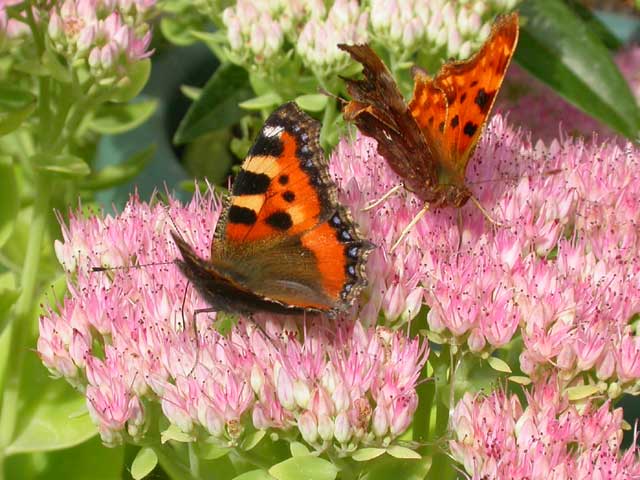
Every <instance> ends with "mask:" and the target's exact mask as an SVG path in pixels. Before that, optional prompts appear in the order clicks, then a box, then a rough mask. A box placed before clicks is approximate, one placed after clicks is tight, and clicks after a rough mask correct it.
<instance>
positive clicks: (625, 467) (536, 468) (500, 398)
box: [450, 376, 640, 480]
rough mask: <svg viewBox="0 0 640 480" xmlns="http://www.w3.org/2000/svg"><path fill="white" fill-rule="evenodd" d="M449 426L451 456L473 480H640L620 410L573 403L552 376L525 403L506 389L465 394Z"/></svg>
mask: <svg viewBox="0 0 640 480" xmlns="http://www.w3.org/2000/svg"><path fill="white" fill-rule="evenodd" d="M451 425H452V426H453V435H454V439H453V440H452V441H451V442H450V447H451V452H452V455H453V457H454V458H455V459H456V460H457V461H458V462H460V463H461V464H462V465H464V469H465V470H466V472H467V473H468V475H469V477H468V478H471V479H474V480H476V479H483V478H491V479H495V480H503V479H504V480H507V479H516V478H532V479H533V478H538V479H542V478H550V479H565V478H576V479H577V478H603V479H604V478H607V479H612V480H613V479H615V480H631V479H634V478H640V462H639V461H638V451H637V447H635V446H632V447H631V448H630V449H628V450H627V451H626V452H624V454H621V452H620V445H621V442H622V425H623V419H622V409H621V408H612V406H611V404H610V402H605V403H604V404H602V405H600V406H598V405H596V404H595V402H588V403H586V404H584V405H580V406H575V405H573V404H571V403H570V402H569V401H568V400H567V398H566V396H563V394H562V392H561V391H560V389H559V387H558V381H557V379H556V378H554V377H553V376H552V377H550V378H548V379H547V380H546V381H544V382H540V383H539V384H538V385H536V386H535V387H534V388H533V390H532V392H531V393H528V394H527V395H526V406H523V405H522V402H521V401H520V399H519V398H518V396H517V395H515V394H512V395H509V394H507V393H505V392H504V391H497V392H494V393H492V394H490V395H488V396H479V395H474V394H471V393H466V394H465V395H464V397H463V399H462V400H461V401H460V402H459V403H458V405H457V406H456V408H455V410H454V413H453V417H452V421H451ZM634 443H635V442H634Z"/></svg>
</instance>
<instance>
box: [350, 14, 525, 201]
mask: <svg viewBox="0 0 640 480" xmlns="http://www.w3.org/2000/svg"><path fill="white" fill-rule="evenodd" d="M517 40H518V16H517V14H510V15H506V16H503V17H501V18H499V19H498V20H497V21H496V23H495V24H494V26H493V29H492V32H491V34H490V36H489V38H488V39H487V41H486V42H485V44H484V45H483V47H482V48H481V49H480V51H479V52H478V53H476V54H475V55H474V56H472V57H471V58H470V59H468V60H464V61H459V62H449V63H446V64H444V65H443V66H442V68H441V69H440V71H439V72H438V74H437V75H436V76H435V77H430V76H429V75H427V74H426V73H425V72H423V71H421V70H419V69H414V72H413V74H414V92H413V97H412V99H411V101H410V102H409V104H407V103H406V102H405V100H404V97H403V96H402V94H401V93H400V90H399V89H398V87H397V85H396V83H395V81H394V80H393V77H392V75H391V73H390V72H389V70H388V69H387V67H386V66H385V65H384V63H383V62H382V60H380V58H379V57H378V56H377V54H376V53H375V52H374V51H373V50H372V49H371V48H370V47H369V46H368V45H339V48H341V49H342V50H344V51H346V52H348V53H349V54H350V55H351V57H352V58H353V59H354V60H356V61H357V62H359V63H361V64H362V65H363V74H364V77H365V78H364V79H363V80H350V79H345V81H346V83H347V90H348V92H349V94H350V95H351V98H352V99H351V101H349V102H348V103H347V105H346V107H345V108H344V111H343V115H344V117H345V119H346V120H347V121H352V122H354V123H355V124H356V125H357V126H358V128H359V129H360V130H361V131H362V133H364V134H365V135H367V136H370V137H373V138H374V139H376V141H377V142H378V153H380V155H382V156H383V157H384V158H385V159H386V160H387V162H388V164H389V166H390V167H391V169H392V170H394V171H395V172H396V173H397V174H398V175H399V176H400V177H401V178H402V181H403V184H404V185H405V187H406V188H407V189H408V190H410V191H412V192H413V193H415V194H416V195H417V196H418V197H419V198H420V199H421V200H423V201H424V202H425V203H428V204H431V205H433V206H453V207H461V206H462V205H464V204H465V203H466V202H467V200H469V198H471V197H472V194H471V191H470V190H469V188H468V187H467V185H466V184H465V172H466V168H467V164H468V162H469V159H470V158H471V155H472V154H473V151H474V149H475V146H476V144H477V142H478V139H479V137H480V135H481V133H482V129H483V127H484V125H485V123H486V121H487V118H488V116H489V113H490V111H491V108H492V106H493V103H494V101H495V98H496V95H497V93H498V90H499V88H500V86H501V84H502V80H503V78H504V75H505V73H506V71H507V68H508V66H509V63H510V61H511V57H512V56H513V52H514V50H515V46H516V43H517Z"/></svg>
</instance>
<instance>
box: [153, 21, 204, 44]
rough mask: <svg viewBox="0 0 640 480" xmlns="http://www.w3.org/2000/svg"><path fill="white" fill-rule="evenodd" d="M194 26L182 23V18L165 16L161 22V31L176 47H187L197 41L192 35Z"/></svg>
mask: <svg viewBox="0 0 640 480" xmlns="http://www.w3.org/2000/svg"><path fill="white" fill-rule="evenodd" d="M191 28H192V26H191V25H190V24H189V23H187V22H184V21H182V19H181V16H177V15H176V16H164V17H162V20H160V31H161V32H162V35H164V36H165V38H166V39H167V40H169V41H170V42H171V43H173V44H175V45H179V46H181V47H186V46H187V45H191V44H192V43H194V42H195V41H196V39H195V38H194V37H193V35H191Z"/></svg>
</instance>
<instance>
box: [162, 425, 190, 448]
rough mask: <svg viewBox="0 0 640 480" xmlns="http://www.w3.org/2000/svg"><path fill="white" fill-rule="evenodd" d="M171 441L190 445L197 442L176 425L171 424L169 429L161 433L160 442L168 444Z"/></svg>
mask: <svg viewBox="0 0 640 480" xmlns="http://www.w3.org/2000/svg"><path fill="white" fill-rule="evenodd" d="M170 440H175V441H176V442H181V443H188V442H193V441H195V438H194V437H193V436H192V435H189V434H188V433H184V432H183V431H182V430H180V429H179V428H178V427H177V426H176V425H174V424H171V425H169V428H167V429H166V430H164V431H162V432H161V433H160V442H162V443H166V442H168V441H170Z"/></svg>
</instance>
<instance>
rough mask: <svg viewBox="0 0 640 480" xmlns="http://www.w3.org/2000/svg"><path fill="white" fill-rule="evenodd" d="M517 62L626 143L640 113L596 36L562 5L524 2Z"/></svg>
mask: <svg viewBox="0 0 640 480" xmlns="http://www.w3.org/2000/svg"><path fill="white" fill-rule="evenodd" d="M520 12H521V17H522V28H521V32H520V42H519V45H518V49H517V51H516V56H515V58H516V60H517V61H518V63H519V64H520V65H522V67H524V68H525V69H526V70H528V71H529V72H530V73H532V74H533V75H534V76H536V77H537V78H539V79H540V80H542V81H543V82H545V83H547V84H548V85H550V86H551V87H552V88H553V89H554V90H555V91H556V92H558V94H560V95H561V96H563V97H564V98H565V99H567V100H568V101H569V102H571V103H573V104H574V105H576V106H577V107H578V108H580V109H582V110H584V111H585V112H586V113H588V114H589V115H591V116H593V117H595V118H596V119H598V120H600V121H601V122H603V123H605V124H606V125H608V126H610V127H611V128H612V129H614V130H616V131H618V132H620V133H622V134H623V135H626V136H627V137H629V138H632V139H635V138H637V136H638V134H639V132H640V110H639V109H638V105H637V103H636V100H635V98H634V96H633V94H632V93H631V91H630V90H629V86H628V84H627V82H626V81H625V79H624V78H623V77H622V74H621V73H620V71H619V70H618V68H617V67H616V65H615V64H614V62H613V60H612V58H611V55H610V54H609V51H608V50H607V49H606V47H605V46H604V45H603V44H602V42H601V41H600V39H599V38H598V37H597V35H596V34H595V33H594V32H593V31H591V30H590V29H589V27H588V26H587V25H586V24H585V23H584V22H583V21H582V20H580V18H578V17H577V16H576V15H575V14H574V13H573V12H572V11H571V10H570V9H569V8H568V7H567V6H566V5H565V4H564V2H562V1H560V0H526V1H525V2H523V3H522V4H521V9H520Z"/></svg>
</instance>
